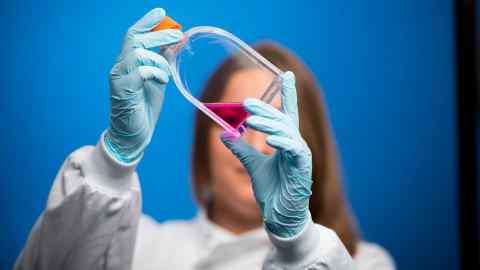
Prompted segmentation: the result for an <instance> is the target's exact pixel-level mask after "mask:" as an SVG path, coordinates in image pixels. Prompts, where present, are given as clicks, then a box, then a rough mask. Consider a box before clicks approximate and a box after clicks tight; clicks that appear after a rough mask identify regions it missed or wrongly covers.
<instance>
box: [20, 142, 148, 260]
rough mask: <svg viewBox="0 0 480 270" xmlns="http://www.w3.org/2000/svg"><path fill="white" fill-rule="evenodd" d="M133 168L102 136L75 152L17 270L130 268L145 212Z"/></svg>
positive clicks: (33, 230) (32, 234)
mask: <svg viewBox="0 0 480 270" xmlns="http://www.w3.org/2000/svg"><path fill="white" fill-rule="evenodd" d="M137 162H138V161H137ZM135 166H136V163H135V162H134V163H132V164H121V163H119V162H117V161H115V160H114V159H112V158H111V157H110V156H109V155H108V154H107V153H106V152H105V149H104V145H103V136H102V138H101V139H100V142H99V143H98V145H97V146H96V147H83V148H81V149H79V150H77V151H75V152H74V153H72V154H71V155H70V156H69V157H68V159H67V160H66V161H65V163H64V164H63V166H62V168H61V169H60V171H59V173H58V175H57V177H56V179H55V182H54V184H53V187H52V190H51V192H50V194H49V198H48V203H47V207H46V209H45V211H44V212H43V213H42V215H41V216H40V217H39V219H38V220H37V222H36V224H35V226H34V228H33V229H32V231H31V233H30V236H29V239H28V242H27V244H26V245H25V248H24V249H23V251H22V254H21V255H20V256H19V257H18V259H17V262H16V264H15V267H14V269H130V267H131V262H132V257H133V250H134V244H135V238H136V231H137V225H138V220H139V216H140V212H141V194H140V189H139V185H138V178H137V175H136V173H135Z"/></svg>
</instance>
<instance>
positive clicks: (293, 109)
mask: <svg viewBox="0 0 480 270" xmlns="http://www.w3.org/2000/svg"><path fill="white" fill-rule="evenodd" d="M281 76H282V80H283V82H282V90H281V93H282V111H284V112H285V113H286V114H287V115H288V116H290V118H291V119H292V120H293V122H294V123H295V125H296V126H297V127H298V126H299V120H298V105H297V90H296V88H295V75H294V74H293V72H291V71H287V72H285V73H283V74H282V75H281Z"/></svg>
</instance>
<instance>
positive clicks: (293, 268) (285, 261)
mask: <svg viewBox="0 0 480 270" xmlns="http://www.w3.org/2000/svg"><path fill="white" fill-rule="evenodd" d="M267 232H268V230H267ZM268 236H269V238H270V241H271V242H272V244H273V248H272V250H271V251H270V252H269V254H268V255H267V257H266V259H265V262H264V265H263V269H264V270H280V269H282V270H307V269H308V270H320V269H335V270H347V269H348V270H350V269H356V267H355V265H354V262H353V259H352V257H351V256H350V254H349V253H348V251H347V249H346V248H345V246H344V245H343V243H342V241H341V240H340V239H339V238H338V236H337V234H336V233H335V232H334V231H333V230H331V229H328V228H326V227H324V226H321V225H319V224H315V223H313V221H312V220H310V222H309V223H308V224H307V225H306V226H305V228H304V229H303V230H302V231H301V232H300V233H299V234H297V235H296V236H293V237H291V238H280V237H278V236H275V235H274V234H272V233H270V232H268Z"/></svg>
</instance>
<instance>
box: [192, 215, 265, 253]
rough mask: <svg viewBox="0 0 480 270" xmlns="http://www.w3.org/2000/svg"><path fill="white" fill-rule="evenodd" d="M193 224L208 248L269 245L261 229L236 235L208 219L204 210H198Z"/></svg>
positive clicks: (263, 230)
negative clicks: (231, 245) (232, 245)
mask: <svg viewBox="0 0 480 270" xmlns="http://www.w3.org/2000/svg"><path fill="white" fill-rule="evenodd" d="M195 222H196V223H197V225H198V227H199V230H200V232H201V233H202V235H203V237H204V241H205V242H204V243H206V244H207V245H208V246H210V247H214V246H219V245H228V244H236V245H237V244H239V245H242V246H259V245H260V246H263V245H269V244H270V241H269V240H268V235H267V232H266V231H265V229H264V228H263V227H261V228H258V229H254V230H251V231H248V232H245V233H242V234H239V235H236V234H234V233H232V232H230V231H228V230H226V229H225V228H223V227H221V226H219V225H217V224H215V223H213V222H212V221H211V220H209V219H208V217H207V213H206V211H205V210H204V209H199V211H198V213H197V215H196V217H195Z"/></svg>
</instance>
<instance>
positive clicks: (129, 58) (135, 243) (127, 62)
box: [15, 9, 394, 269]
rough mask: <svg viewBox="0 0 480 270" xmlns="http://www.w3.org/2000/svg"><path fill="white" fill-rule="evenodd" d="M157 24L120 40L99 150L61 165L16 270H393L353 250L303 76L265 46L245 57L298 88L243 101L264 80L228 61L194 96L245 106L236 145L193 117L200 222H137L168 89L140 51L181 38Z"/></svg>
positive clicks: (383, 258)
mask: <svg viewBox="0 0 480 270" xmlns="http://www.w3.org/2000/svg"><path fill="white" fill-rule="evenodd" d="M164 16H165V11H164V10H162V9H154V10H152V11H151V12H149V13H148V14H147V15H145V16H144V18H142V19H141V20H140V21H138V22H137V23H136V24H135V25H134V26H132V27H131V28H130V29H129V31H128V32H127V34H126V37H125V41H124V46H123V49H122V52H121V54H120V56H119V57H118V60H117V63H116V64H115V65H114V66H113V68H112V71H111V77H110V95H111V111H110V126H109V128H108V129H107V131H106V132H104V134H102V136H101V138H100V141H99V143H98V144H97V146H96V147H92V146H87V147H83V148H81V149H79V150H77V151H75V152H74V153H72V154H71V155H70V157H69V158H68V159H67V160H66V161H65V163H64V165H63V166H62V168H61V169H60V172H59V174H58V175H57V177H56V179H55V182H54V184H53V187H52V190H51V192H50V195H49V198H48V202H47V208H46V210H45V211H44V213H43V214H42V215H41V216H40V218H39V219H38V221H37V223H36V224H35V226H34V228H33V229H32V232H31V234H30V237H29V240H28V243H27V245H26V247H25V248H24V250H23V251H22V254H21V255H20V256H19V258H18V259H17V262H16V265H15V269H259V268H261V267H262V265H263V268H264V269H353V268H357V269H394V266H393V262H392V260H391V259H390V257H389V256H388V254H386V252H385V251H383V250H382V249H381V248H380V247H378V246H376V245H373V244H368V243H366V242H362V241H360V240H359V236H358V233H357V231H356V228H355V225H354V223H353V220H352V218H351V216H350V214H349V212H348V205H347V204H346V201H345V200H344V198H343V196H342V191H341V187H340V179H339V176H338V174H337V165H336V159H337V158H336V150H335V144H334V142H333V139H332V137H331V133H330V131H329V125H328V122H327V119H326V112H325V110H324V107H323V103H322V101H321V97H320V95H319V90H318V89H317V87H316V84H315V82H314V80H313V78H312V76H311V75H310V74H309V72H308V71H307V69H306V67H305V66H304V65H303V64H301V63H300V62H299V61H298V60H297V59H296V58H295V57H294V56H292V55H291V54H290V53H288V52H287V51H285V50H284V49H282V48H280V47H278V46H275V45H272V44H269V43H265V44H263V45H258V46H257V47H256V49H257V50H258V51H259V52H260V53H261V54H263V55H264V56H265V57H266V58H267V59H269V60H271V61H272V62H273V63H274V64H275V65H277V66H278V67H280V68H281V69H282V70H291V71H293V72H294V73H295V74H296V75H297V76H298V81H297V82H296V83H295V77H294V75H293V73H292V72H286V73H285V74H283V75H282V78H283V85H282V90H281V95H280V97H278V98H276V99H275V100H274V101H273V103H272V104H273V106H272V105H268V104H265V103H263V102H261V101H259V100H257V99H245V98H246V97H247V96H248V95H249V94H257V93H255V92H254V93H249V90H248V89H259V87H258V86H266V85H267V84H268V82H269V80H270V79H271V78H270V77H268V75H267V74H266V73H265V72H264V71H262V70H259V69H253V68H251V67H248V66H244V65H242V64H239V62H236V61H234V60H235V59H234V58H232V59H230V60H227V61H226V62H225V63H224V64H223V65H222V66H220V67H219V69H218V70H217V71H216V72H215V73H214V74H213V75H212V77H211V78H210V80H209V82H208V83H207V85H206V87H205V90H204V94H203V100H204V101H206V102H222V101H243V100H244V99H245V101H244V103H243V104H244V106H245V108H246V110H247V111H248V112H249V113H250V114H251V116H250V117H249V118H248V119H247V121H246V125H247V126H248V127H249V129H248V131H247V132H246V133H245V135H244V136H243V138H234V137H232V136H231V135H229V134H227V133H222V130H221V129H220V128H219V127H217V126H216V125H214V124H213V123H212V122H211V121H210V120H209V119H206V118H205V117H204V116H203V114H201V113H197V119H196V120H197V121H196V128H195V143H194V149H193V181H194V183H193V184H194V191H195V195H196V198H197V201H198V203H199V206H200V211H199V214H198V215H197V217H196V218H195V219H193V220H191V221H172V222H166V223H164V224H157V223H156V222H155V221H154V220H152V219H151V218H149V217H147V216H144V215H141V195H140V187H139V184H138V177H137V174H136V173H135V167H136V165H137V164H138V162H139V161H140V160H141V157H142V153H143V151H144V149H145V148H146V147H147V145H148V144H149V142H150V139H151V136H152V133H153V130H154V128H155V125H156V121H157V119H158V115H159V113H160V109H161V104H162V101H163V91H164V89H165V85H166V83H167V81H168V75H169V73H168V66H167V63H166V61H165V59H164V58H163V56H162V55H159V54H155V53H153V52H151V51H149V50H147V49H148V48H153V47H158V46H164V45H169V44H174V43H176V42H178V41H179V40H180V39H181V37H182V34H181V33H180V32H179V31H176V30H164V31H160V32H150V30H151V29H152V28H153V27H154V26H155V25H157V24H158V23H159V22H160V21H162V19H163V18H164ZM253 86H255V87H253ZM260 88H262V87H260ZM236 89H242V91H236ZM297 93H298V104H299V106H298V107H297ZM302 136H303V137H302ZM213 159H215V162H211V160H213ZM320 224H321V225H320ZM337 235H338V236H337ZM352 257H353V259H352Z"/></svg>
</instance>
